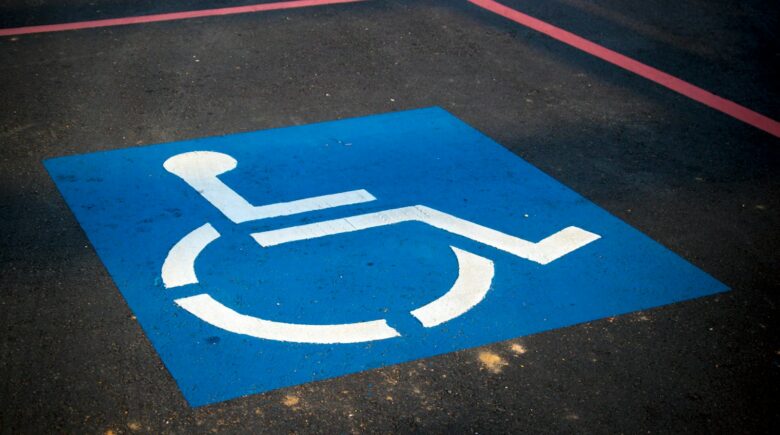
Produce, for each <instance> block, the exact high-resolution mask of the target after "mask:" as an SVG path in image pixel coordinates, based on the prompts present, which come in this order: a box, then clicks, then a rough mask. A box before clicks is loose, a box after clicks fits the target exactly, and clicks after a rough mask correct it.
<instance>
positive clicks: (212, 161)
mask: <svg viewBox="0 0 780 435" xmlns="http://www.w3.org/2000/svg"><path fill="white" fill-rule="evenodd" d="M237 165H238V163H237V162H236V159H234V158H233V157H231V156H229V155H227V154H222V153H217V152H213V151H193V152H188V153H183V154H178V155H175V156H173V157H171V158H169V159H168V160H166V161H165V163H163V167H164V168H165V169H166V170H167V171H168V172H170V173H172V174H175V175H177V176H179V178H181V179H182V180H184V182H185V183H187V184H189V185H190V186H192V188H193V189H195V190H196V191H197V192H198V193H200V194H201V195H202V196H203V197H204V198H205V199H206V200H207V201H208V202H210V203H211V204H212V205H213V206H214V207H216V208H217V209H218V210H219V211H220V212H222V214H224V215H225V216H227V218H228V219H230V220H231V221H233V222H235V223H237V224H240V223H242V222H248V221H252V220H258V219H267V218H272V217H278V216H289V215H293V214H297V213H305V212H309V211H315V210H323V209H327V208H333V207H340V206H344V205H351V204H359V203H363V202H369V201H374V200H376V198H374V196H373V195H371V194H370V193H368V192H367V191H365V190H363V189H360V190H353V191H349V192H342V193H336V194H332V195H323V196H315V197H312V198H306V199H301V200H296V201H290V202H280V203H276V204H268V205H262V206H254V205H252V204H250V203H249V202H248V201H247V200H246V199H244V197H242V196H241V195H239V194H238V193H236V192H235V191H234V190H233V189H231V188H230V187H228V186H227V185H226V184H225V183H223V182H222V180H220V179H219V177H218V176H219V175H220V174H224V173H225V172H229V171H232V170H233V169H235V168H236V166H237Z"/></svg>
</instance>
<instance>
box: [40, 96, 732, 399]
mask: <svg viewBox="0 0 780 435" xmlns="http://www.w3.org/2000/svg"><path fill="white" fill-rule="evenodd" d="M193 152H210V153H212V154H208V153H198V154H188V153H193ZM181 155H185V156H188V157H185V158H180V160H181V162H180V161H179V160H176V159H174V160H169V159H171V158H172V157H174V156H181ZM204 155H205V156H206V157H207V160H208V159H210V158H212V157H214V156H217V157H218V158H217V160H218V159H219V158H222V159H223V160H224V159H227V161H228V164H226V166H225V167H223V168H221V170H224V173H222V174H221V175H219V176H218V177H216V176H214V175H213V174H212V178H211V179H209V178H208V176H206V178H204V175H203V168H202V167H199V166H198V165H199V164H201V163H202V162H201V163H198V162H194V161H186V162H185V161H184V160H187V159H188V158H189V157H193V156H194V157H193V158H194V159H195V160H198V159H200V158H202V157H203V156H204ZM220 156H221V157H220ZM225 156H227V157H225ZM231 159H234V161H235V165H236V167H235V168H234V169H233V168H230V164H229V160H231ZM166 161H169V162H175V163H176V164H173V163H169V164H168V166H167V169H166V167H164V166H163V165H164V163H165V162H166ZM182 162H183V163H182ZM45 165H46V167H47V169H48V170H49V172H50V174H51V176H52V177H53V179H54V180H55V182H56V183H57V186H58V187H59V189H60V191H61V192H62V194H63V196H64V197H65V199H66V201H67V203H68V205H69V206H70V208H71V209H72V210H73V212H74V213H75V215H76V217H77V219H78V221H79V223H80V224H81V226H82V227H83V228H84V230H85V231H86V233H87V235H88V236H89V239H90V241H91V242H92V244H93V245H94V246H95V249H96V250H97V253H98V255H99V256H100V258H101V260H102V261H103V263H104V264H105V265H106V267H107V268H108V271H109V272H110V274H111V276H112V277H113V279H114V282H115V283H116V284H117V286H118V287H119V289H120V291H121V292H122V294H123V295H124V297H125V299H126V301H127V303H128V304H129V306H130V308H131V309H132V310H133V312H134V313H135V314H136V316H137V318H138V321H139V322H140V323H141V325H142V326H143V328H144V331H145V332H146V334H147V335H148V337H149V339H150V340H151V342H152V343H153V344H154V347H155V348H156V349H157V351H158V352H159V354H160V356H161V357H162V360H163V361H164V363H165V365H166V366H167V367H168V369H169V370H170V372H171V373H172V375H173V377H174V378H175V379H176V381H177V382H178V384H179V386H180V388H181V390H182V392H183V393H184V395H185V397H186V398H187V400H188V401H189V402H190V403H191V404H192V405H204V404H209V403H213V402H217V401H222V400H226V399H230V398H234V397H238V396H242V395H246V394H251V393H258V392H263V391H267V390H271V389H274V388H280V387H285V386H290V385H296V384H301V383H305V382H310V381H315V380H319V379H325V378H330V377H334V376H339V375H343V374H347V373H354V372H358V371H361V370H366V369H370V368H374V367H381V366H385V365H389V364H395V363H400V362H404V361H409V360H413V359H417V358H423V357H427V356H431V355H436V354H440V353H444V352H451V351H455V350H458V349H463V348H468V347H473V346H478V345H483V344H487V343H491V342H496V341H500V340H505V339H509V338H513V337H517V336H522V335H526V334H532V333H535V332H540V331H544V330H548V329H552V328H558V327H562V326H567V325H572V324H575V323H579V322H585V321H589V320H594V319H598V318H603V317H608V316H614V315H618V314H621V313H626V312H630V311H635V310H640V309H645V308H649V307H654V306H658V305H663V304H668V303H671V302H675V301H680V300H684V299H690V298H695V297H699V296H703V295H708V294H712V293H716V292H721V291H725V290H727V289H726V287H725V286H724V285H723V284H721V283H719V282H717V281H716V280H714V279H713V278H711V277H710V276H708V275H707V274H705V273H704V272H702V271H700V270H699V269H697V268H695V267H693V266H692V265H690V264H689V263H687V262H686V261H684V260H683V259H681V258H680V257H678V256H677V255H675V254H674V253H672V252H670V251H669V250H667V249H665V248H664V247H662V246H660V245H659V244H657V243H655V242H654V241H652V240H651V239H649V238H647V237H646V236H644V235H642V234H641V233H640V232H638V231H636V230H634V229H633V228H631V227H629V226H628V225H626V224H625V223H623V222H621V221H620V220H618V219H616V218H615V217H613V216H611V215H610V214H609V213H607V212H606V211H604V210H602V209H600V208H599V207H597V206H595V205H594V204H593V203H591V202H590V201H588V200H586V199H585V198H583V197H581V196H580V195H578V194H577V193H575V192H573V191H571V190H570V189H568V188H566V187H565V186H563V185H561V184H560V183H558V182H557V181H555V180H554V179H552V178H550V177H549V176H547V175H545V174H544V173H542V172H540V171H539V170H537V169H536V168H534V167H533V166H531V165H529V164H528V163H526V162H525V161H523V160H522V159H520V158H518V157H517V156H515V155H513V154H512V153H510V152H509V151H507V150H506V149H504V148H502V147H501V146H500V145H498V144H497V143H495V142H493V141H492V140H491V139H489V138H487V137H485V136H484V135H482V134H480V133H479V132H477V131H476V130H474V129H472V128H471V127H469V126H468V125H466V124H464V123H463V122H461V121H459V120H458V119H457V118H455V117H453V116H452V115H450V114H449V113H447V112H445V111H444V110H441V109H438V108H431V109H422V110H414V111H408V112H401V113H392V114H386V115H376V116H369V117H365V118H357V119H350V120H343V121H334V122H327V123H321V124H314V125H308V126H300V127H290V128H283V129H276V130H268V131H259V132H253V133H245V134H236V135H230V136H223V137H213V138H206V139H198V140H190V141H183V142H176V143H169V144H162V145H154V146H148V147H139V148H131V149H124V150H117V151H110V152H101V153H94V154H87V155H80V156H71V157H62V158H56V159H51V160H47V161H46V162H45ZM177 165H179V166H177ZM181 165H183V166H181ZM187 165H189V166H187ZM219 165H223V166H224V165H225V162H224V161H223V162H222V163H219V164H218V166H219ZM182 167H183V168H184V169H182ZM209 168H211V167H209ZM211 169H213V168H211ZM177 171H179V175H177V174H176V172H177ZM187 171H190V172H187ZM193 171H194V172H193ZM198 171H200V172H198ZM206 172H208V168H207V169H206ZM195 173H197V174H195ZM193 174H195V175H193ZM206 175H208V174H206ZM198 177H200V178H198ZM195 178H198V179H197V180H194V179H195ZM193 180H194V181H193ZM204 180H205V181H204ZM209 180H210V181H209ZM215 180H217V181H215ZM215 182H216V183H217V184H219V183H222V187H214V186H215V184H214V183H215ZM198 183H201V184H200V185H199V184H198ZM214 189H216V190H214ZM219 189H222V191H219ZM225 189H227V191H229V192H233V193H234V194H235V196H233V197H231V196H230V193H225V192H226V190H225ZM209 192H212V193H213V194H214V195H216V197H217V200H214V199H213V198H212V200H209V198H208V195H209ZM215 192H216V193H215ZM343 192H352V193H351V194H349V195H346V196H337V197H333V196H327V195H334V194H339V193H343ZM356 192H357V193H356ZM350 195H351V196H350ZM355 195H357V198H358V199H355V198H356V196H355ZM312 197H315V198H318V197H324V198H319V199H315V200H310V201H308V202H306V201H303V202H292V203H291V201H298V200H306V199H307V198H312ZM236 198H239V199H241V200H243V201H245V202H244V203H243V205H242V204H239V202H240V201H238V200H236ZM334 198H335V199H334ZM223 200H224V201H223ZM219 201H223V203H220V202H219ZM278 203H284V204H282V205H281V206H277V207H276V208H274V207H271V208H258V207H261V206H263V205H268V204H278ZM415 206H422V207H417V208H415ZM242 207H243V209H242ZM247 207H250V208H247ZM251 207H254V208H251ZM242 210H243V211H244V212H246V211H248V210H249V211H252V212H253V213H255V212H256V214H255V215H252V214H251V213H250V215H246V213H245V215H244V216H243V218H242V217H240V216H239V215H241V212H242ZM280 210H281V211H280ZM296 212H297V213H296ZM231 213H233V214H232V215H231ZM237 216H238V217H237ZM361 216H362V217H361ZM399 216H400V218H399ZM230 217H232V219H231V218H230ZM253 217H254V218H253ZM255 218H257V219H255ZM394 219H395V220H394ZM323 222H325V224H322V223H323ZM464 222H465V223H464ZM469 225H471V226H469ZM569 227H576V228H578V229H580V230H579V232H577V231H576V230H575V233H576V234H574V233H571V234H568V233H567V234H568V235H567V234H563V235H562V236H561V237H559V239H558V240H556V242H555V243H553V245H555V246H553V248H555V249H564V251H565V250H566V249H565V248H566V246H567V243H568V244H569V245H571V243H574V242H572V240H574V239H576V238H577V237H585V239H581V240H580V242H581V243H579V245H577V243H574V245H571V246H569V247H568V249H569V251H568V252H565V253H564V254H563V255H561V256H559V257H557V258H554V259H550V258H549V257H545V255H548V254H549V253H547V251H545V249H547V248H545V249H542V248H541V247H539V246H537V245H534V244H535V243H536V242H539V241H541V240H543V239H545V238H547V237H548V236H551V235H553V234H556V233H558V232H559V231H561V230H564V229H566V228H569ZM290 228H293V230H288V231H286V232H285V229H290ZM328 231H330V232H331V233H332V234H328ZM192 234H194V235H192ZM497 234H498V236H497ZM188 235H190V236H188ZM253 235H254V236H253ZM258 235H259V236H258ZM569 236H571V237H569ZM574 236H577V237H574ZM572 237H573V238H572ZM296 238H297V239H296ZM298 239H299V240H298ZM570 239H571V240H570ZM263 243H265V246H264V245H263ZM274 243H275V244H274ZM174 247H178V248H174ZM512 249H514V251H512ZM551 249H552V248H551ZM553 250H554V249H553ZM458 252H460V254H458ZM562 252H563V251H562ZM169 259H170V260H169ZM167 261H170V264H168V265H169V266H170V267H169V268H168V269H165V266H164V264H167V263H166V262H167ZM188 265H189V267H190V268H191V270H190V272H191V274H189V275H188V273H187V271H188ZM164 269H165V270H164ZM480 292H481V296H480ZM203 295H207V299H210V301H209V300H205V299H204V296H203ZM444 295H448V296H447V297H446V298H445V299H446V300H444V301H441V299H440V298H442V297H444ZM447 298H450V299H447ZM177 301H178V302H177ZM182 301H189V302H192V303H193V306H189V308H185V307H186V304H185V303H184V302H182ZM436 301H441V302H440V303H439V305H436ZM195 302H198V303H202V304H201V305H198V304H196V303H195ZM207 303H209V304H211V305H208V304H207ZM203 304H205V305H203ZM432 304H433V305H432ZM195 305H197V306H195ZM458 306H461V307H460V309H459V308H458ZM215 307H216V308H215ZM421 307H428V308H429V310H428V311H427V312H423V311H425V310H423V311H417V310H420V309H421ZM198 309H203V310H205V311H204V312H207V314H202V313H201V314H202V315H201V314H197V313H198V311H197V310H198ZM209 310H210V311H209ZM220 310H222V311H220ZM194 313H195V314H194ZM413 313H417V314H416V315H415V314H413ZM204 318H205V319H208V321H206V320H203V319H204ZM220 322H223V323H220ZM224 322H226V323H224ZM264 322H265V323H264ZM361 322H371V323H370V325H373V326H370V327H369V326H367V324H363V323H361ZM426 322H427V324H426ZM355 323H361V325H358V326H357V327H355V328H353V329H350V331H351V332H350V333H345V332H344V330H342V329H338V328H341V326H339V325H342V326H343V325H354V324H355ZM226 325H227V326H226ZM279 325H282V327H281V329H275V328H277V327H278V326H279ZM285 325H286V326H285ZM291 325H292V326H291ZM300 325H304V326H303V329H300V328H299V329H296V328H298V327H299V326H300ZM306 325H308V326H306ZM321 325H331V326H333V325H335V327H336V330H329V329H327V328H325V329H323V328H320V326H321ZM382 325H384V326H382ZM312 326H313V329H306V328H309V327H312ZM231 328H232V329H233V332H231V330H228V329H231ZM371 328H374V329H371ZM334 331H335V332H334ZM388 331H392V332H395V333H396V334H395V335H397V336H394V335H393V334H389V335H388V334H387V333H388ZM248 332H250V333H248ZM252 334H256V335H254V336H253V335H252ZM257 334H259V336H263V337H265V338H258V337H259V336H258V335H257ZM350 334H352V335H350ZM361 334H363V335H361ZM382 334H385V335H384V336H383V335H382ZM269 337H270V338H269ZM334 337H335V338H334ZM339 339H343V341H350V340H352V342H336V343H333V340H336V341H338V340H339ZM361 339H367V340H368V341H361ZM318 340H319V341H326V342H327V341H329V340H330V343H331V344H322V343H317V341H318ZM307 341H310V342H307Z"/></svg>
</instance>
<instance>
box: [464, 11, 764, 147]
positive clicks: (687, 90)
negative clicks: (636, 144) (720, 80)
mask: <svg viewBox="0 0 780 435" xmlns="http://www.w3.org/2000/svg"><path fill="white" fill-rule="evenodd" d="M468 1H469V2H471V3H473V4H475V5H477V6H480V7H482V8H484V9H487V10H489V11H491V12H493V13H496V14H498V15H501V16H502V17H504V18H508V19H510V20H512V21H514V22H516V23H518V24H522V25H523V26H526V27H528V28H531V29H533V30H536V31H537V32H541V33H544V34H545V35H547V36H549V37H551V38H554V39H557V40H558V41H561V42H563V43H564V44H568V45H570V46H572V47H574V48H577V49H579V50H582V51H584V52H586V53H588V54H591V55H593V56H596V57H598V58H599V59H602V60H605V61H607V62H609V63H611V64H614V65H617V66H619V67H621V68H623V69H625V70H627V71H631V72H632V73H634V74H637V75H640V76H642V77H644V78H646V79H648V80H651V81H654V82H656V83H658V84H659V85H661V86H665V87H667V88H669V89H671V90H673V91H675V92H678V93H680V94H682V95H685V96H686V97H688V98H690V99H692V100H695V101H698V102H700V103H702V104H704V105H707V106H709V107H712V108H713V109H715V110H719V111H721V112H723V113H725V114H727V115H729V116H732V117H734V118H736V119H739V120H740V121H742V122H745V123H747V124H750V125H752V126H753V127H756V128H758V129H761V130H764V131H765V132H767V133H769V134H772V135H774V136H775V137H780V123H779V122H777V121H775V120H774V119H772V118H769V117H767V116H764V115H762V114H760V113H756V112H754V111H752V110H750V109H748V108H747V107H744V106H740V105H739V104H737V103H735V102H733V101H730V100H727V99H725V98H721V97H719V96H717V95H715V94H713V93H711V92H709V91H706V90H704V89H702V88H700V87H698V86H695V85H692V84H690V83H688V82H686V81H684V80H680V79H678V78H677V77H674V76H673V75H670V74H667V73H665V72H663V71H661V70H658V69H655V68H653V67H651V66H649V65H645V64H643V63H642V62H639V61H637V60H635V59H632V58H630V57H628V56H624V55H622V54H620V53H618V52H616V51H612V50H610V49H608V48H606V47H603V46H601V45H598V44H596V43H594V42H591V41H588V40H587V39H585V38H582V37H580V36H577V35H575V34H573V33H571V32H568V31H566V30H563V29H561V28H559V27H555V26H553V25H552V24H549V23H546V22H544V21H541V20H539V19H536V18H534V17H532V16H530V15H526V14H524V13H522V12H519V11H516V10H514V9H511V8H509V7H507V6H504V5H502V4H500V3H497V2H495V1H493V0H468Z"/></svg>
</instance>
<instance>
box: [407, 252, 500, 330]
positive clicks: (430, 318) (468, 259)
mask: <svg viewBox="0 0 780 435" xmlns="http://www.w3.org/2000/svg"><path fill="white" fill-rule="evenodd" d="M450 248H451V249H452V251H453V252H454V253H455V256H456V257H457V258H458V279H456V280H455V284H453V285H452V288H451V289H450V290H449V291H448V292H447V293H445V294H444V295H442V296H441V297H440V298H438V299H436V300H435V301H433V302H431V303H429V304H427V305H424V306H422V307H420V308H418V309H416V310H414V311H412V315H413V316H414V317H416V318H417V320H419V321H420V323H422V324H423V326H425V327H426V328H431V327H434V326H438V325H441V324H442V323H444V322H447V321H450V320H452V319H454V318H456V317H459V316H461V315H463V314H465V313H466V312H468V311H469V310H470V309H472V308H474V307H475V306H476V305H477V304H478V303H480V302H482V300H483V299H485V296H486V295H487V292H488V290H490V284H491V283H492V282H493V275H494V273H495V272H494V271H495V269H494V267H493V262H492V261H490V260H488V259H487V258H484V257H481V256H479V255H476V254H472V253H470V252H467V251H464V250H461V249H458V248H456V247H454V246H450Z"/></svg>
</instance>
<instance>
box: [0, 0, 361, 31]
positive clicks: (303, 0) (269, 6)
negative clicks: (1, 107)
mask: <svg viewBox="0 0 780 435" xmlns="http://www.w3.org/2000/svg"><path fill="white" fill-rule="evenodd" d="M361 1H364V0H294V1H283V2H276V3H263V4H255V5H248V6H236V7H232V8H219V9H203V10H199V11H186V12H172V13H168V14H156V15H141V16H138V17H123V18H109V19H106V20H93V21H79V22H75V23H64V24H48V25H44V26H27V27H14V28H11V29H0V36H12V35H26V34H29V33H45V32H62V31H65V30H78V29H92V28H95V27H110V26H124V25H127V24H139V23H153V22H157V21H173V20H186V19H188V18H199V17H211V16H215V15H233V14H246V13H250V12H264V11H275V10H280V9H295V8H305V7H309V6H321V5H333V4H339V3H356V2H361Z"/></svg>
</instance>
